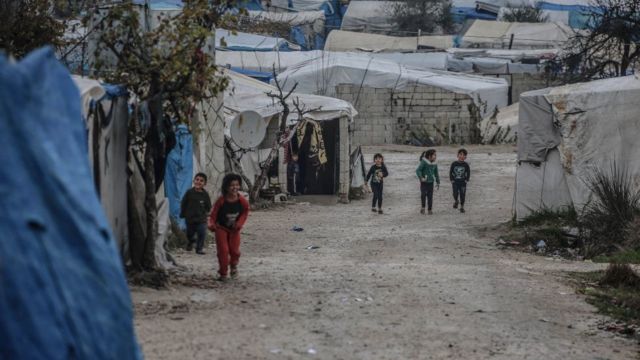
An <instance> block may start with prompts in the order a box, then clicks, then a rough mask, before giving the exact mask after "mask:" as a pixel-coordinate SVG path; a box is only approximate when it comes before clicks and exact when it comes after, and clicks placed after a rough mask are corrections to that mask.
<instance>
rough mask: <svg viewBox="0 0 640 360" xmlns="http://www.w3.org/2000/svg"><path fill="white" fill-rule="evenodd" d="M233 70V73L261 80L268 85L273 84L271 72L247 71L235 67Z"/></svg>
mask: <svg viewBox="0 0 640 360" xmlns="http://www.w3.org/2000/svg"><path fill="white" fill-rule="evenodd" d="M231 70H233V71H235V72H237V73H239V74H242V75H245V76H248V77H251V78H254V79H256V80H260V81H262V82H264V83H267V84H269V83H271V80H272V79H273V74H272V73H270V72H266V71H255V70H247V69H243V68H240V67H235V66H232V67H231Z"/></svg>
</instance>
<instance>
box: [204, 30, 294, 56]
mask: <svg viewBox="0 0 640 360" xmlns="http://www.w3.org/2000/svg"><path fill="white" fill-rule="evenodd" d="M216 50H228V51H276V50H278V51H292V50H300V46H298V45H295V44H292V43H290V42H288V41H287V40H285V39H283V38H278V37H271V36H263V35H255V34H249V33H242V32H236V33H235V34H233V33H232V32H231V31H229V30H224V29H217V30H216Z"/></svg>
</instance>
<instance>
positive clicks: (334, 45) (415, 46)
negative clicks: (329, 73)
mask: <svg viewBox="0 0 640 360" xmlns="http://www.w3.org/2000/svg"><path fill="white" fill-rule="evenodd" d="M453 45H454V43H453V36H450V35H421V36H419V37H418V36H405V37H397V36H388V35H379V34H368V33H360V32H354V31H344V30H333V31H332V32H330V33H329V36H328V37H327V42H326V43H325V45H324V49H325V50H328V51H370V52H409V51H417V50H419V49H428V48H433V49H448V48H450V47H452V46H453Z"/></svg>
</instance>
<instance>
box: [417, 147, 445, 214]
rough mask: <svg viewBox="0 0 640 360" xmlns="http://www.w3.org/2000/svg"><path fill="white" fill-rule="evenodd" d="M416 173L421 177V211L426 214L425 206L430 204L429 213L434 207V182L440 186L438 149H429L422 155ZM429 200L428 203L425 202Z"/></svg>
mask: <svg viewBox="0 0 640 360" xmlns="http://www.w3.org/2000/svg"><path fill="white" fill-rule="evenodd" d="M416 175H417V176H418V179H420V202H421V203H422V208H421V209H420V213H421V214H424V207H425V205H428V211H429V215H432V214H433V212H432V211H431V209H432V207H433V184H434V183H435V184H436V187H437V188H440V176H439V175H438V165H437V164H436V151H435V150H434V149H429V150H427V151H425V152H423V153H422V155H421V156H420V165H418V168H417V169H416ZM426 200H428V204H425V203H426V202H427V201H426Z"/></svg>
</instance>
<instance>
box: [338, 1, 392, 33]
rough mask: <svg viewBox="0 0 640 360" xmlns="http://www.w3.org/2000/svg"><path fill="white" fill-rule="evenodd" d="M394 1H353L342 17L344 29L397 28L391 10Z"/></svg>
mask: <svg viewBox="0 0 640 360" xmlns="http://www.w3.org/2000/svg"><path fill="white" fill-rule="evenodd" d="M393 5H394V2H393V1H351V2H350V3H349V7H348V8H347V12H346V13H345V14H344V18H343V19H342V26H341V27H340V29H342V30H352V31H353V30H355V31H378V32H389V31H393V30H396V29H397V26H396V25H395V22H394V21H393V20H392V19H391V12H390V11H389V10H390V9H391V8H392V6H393Z"/></svg>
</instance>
